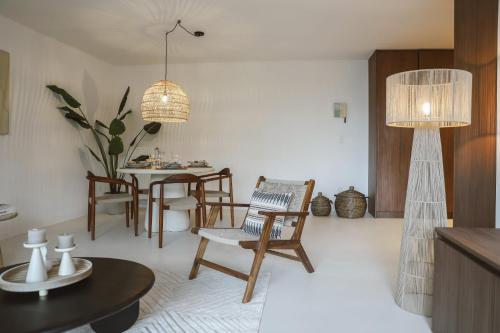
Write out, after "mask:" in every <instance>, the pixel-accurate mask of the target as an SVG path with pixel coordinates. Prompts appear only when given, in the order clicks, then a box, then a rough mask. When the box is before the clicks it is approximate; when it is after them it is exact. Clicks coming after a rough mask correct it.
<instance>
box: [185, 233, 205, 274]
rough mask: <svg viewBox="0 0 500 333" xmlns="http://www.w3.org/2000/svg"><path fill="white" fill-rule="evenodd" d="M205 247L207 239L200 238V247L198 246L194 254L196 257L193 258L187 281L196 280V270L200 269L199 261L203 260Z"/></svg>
mask: <svg viewBox="0 0 500 333" xmlns="http://www.w3.org/2000/svg"><path fill="white" fill-rule="evenodd" d="M207 245H208V239H207V238H204V237H202V238H201V240H200V245H199V246H198V251H197V252H196V257H195V258H194V262H193V267H192V268H191V273H189V280H192V279H196V277H197V276H198V270H199V269H200V260H201V259H203V256H204V255H205V250H206V249H207Z"/></svg>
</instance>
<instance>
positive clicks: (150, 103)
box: [141, 20, 205, 123]
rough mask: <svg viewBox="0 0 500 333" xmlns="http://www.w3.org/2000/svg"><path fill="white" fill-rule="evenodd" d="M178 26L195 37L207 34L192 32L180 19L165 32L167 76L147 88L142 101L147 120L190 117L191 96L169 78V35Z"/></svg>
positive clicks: (142, 108) (178, 120)
mask: <svg viewBox="0 0 500 333" xmlns="http://www.w3.org/2000/svg"><path fill="white" fill-rule="evenodd" d="M177 27H181V28H182V29H183V30H184V31H186V32H187V33H188V34H190V35H191V36H194V37H202V36H204V35H205V33H204V32H203V31H195V32H191V31H189V30H187V29H186V28H185V27H184V26H183V25H182V24H181V20H178V21H177V23H176V24H175V26H174V27H173V28H172V29H171V30H169V31H167V32H166V33H165V78H164V79H163V80H161V81H158V82H156V83H155V84H153V85H152V86H151V87H149V88H148V89H146V91H145V92H144V96H143V97H142V102H141V116H142V119H144V120H146V121H158V122H164V123H183V122H186V121H188V119H189V112H190V107H189V98H188V96H187V94H186V93H185V92H184V90H183V89H182V88H181V87H180V86H179V85H177V84H175V83H174V82H172V81H168V80H167V60H168V35H169V34H170V33H171V32H173V31H174V30H175V29H176V28H177Z"/></svg>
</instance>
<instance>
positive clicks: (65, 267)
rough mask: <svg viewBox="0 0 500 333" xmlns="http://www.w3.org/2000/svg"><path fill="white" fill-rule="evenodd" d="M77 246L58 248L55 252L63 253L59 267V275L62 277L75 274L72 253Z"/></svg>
mask: <svg viewBox="0 0 500 333" xmlns="http://www.w3.org/2000/svg"><path fill="white" fill-rule="evenodd" d="M75 248H76V246H74V245H73V247H68V248H58V247H56V248H55V249H54V251H56V252H60V253H62V258H61V263H60V265H59V271H58V274H59V275H60V276H66V275H72V274H74V273H75V271H76V268H75V264H74V263H73V258H71V254H70V252H71V251H73V250H74V249H75Z"/></svg>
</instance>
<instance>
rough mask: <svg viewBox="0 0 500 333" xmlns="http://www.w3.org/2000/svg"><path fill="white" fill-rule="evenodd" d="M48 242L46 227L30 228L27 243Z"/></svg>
mask: <svg viewBox="0 0 500 333" xmlns="http://www.w3.org/2000/svg"><path fill="white" fill-rule="evenodd" d="M45 242H47V239H46V238H45V229H38V228H33V229H30V230H28V241H27V242H26V243H27V244H40V243H45Z"/></svg>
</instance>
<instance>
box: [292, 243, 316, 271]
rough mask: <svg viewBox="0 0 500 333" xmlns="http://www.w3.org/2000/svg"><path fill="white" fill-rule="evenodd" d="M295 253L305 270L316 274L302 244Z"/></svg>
mask: <svg viewBox="0 0 500 333" xmlns="http://www.w3.org/2000/svg"><path fill="white" fill-rule="evenodd" d="M294 251H295V253H296V254H297V256H298V257H299V258H300V260H301V261H302V264H303V265H304V268H305V269H306V271H307V272H308V273H314V267H313V266H312V264H311V261H309V258H308V257H307V254H306V251H305V250H304V248H303V247H302V244H301V245H300V246H299V247H298V248H296V249H295V250H294Z"/></svg>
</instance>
